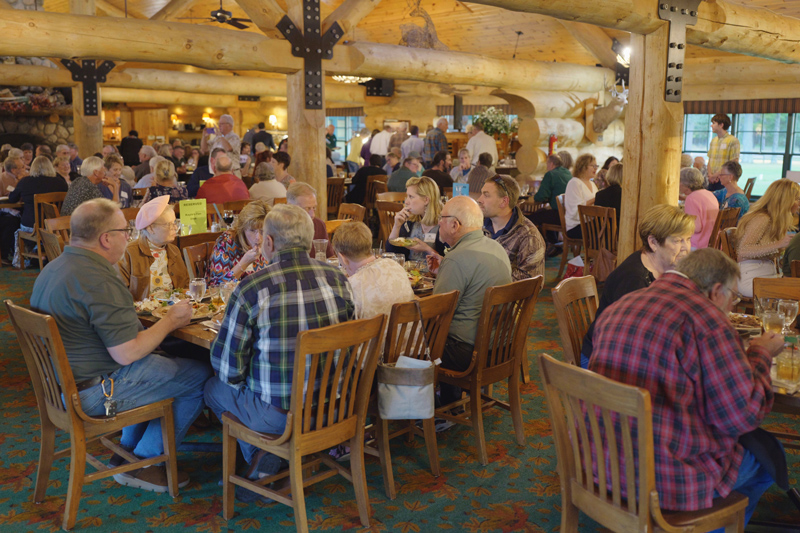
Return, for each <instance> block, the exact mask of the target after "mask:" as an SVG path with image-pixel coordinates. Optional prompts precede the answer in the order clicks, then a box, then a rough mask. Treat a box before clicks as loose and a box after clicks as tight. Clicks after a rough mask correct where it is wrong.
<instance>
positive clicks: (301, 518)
mask: <svg viewBox="0 0 800 533" xmlns="http://www.w3.org/2000/svg"><path fill="white" fill-rule="evenodd" d="M362 439H363V436H362ZM361 445H362V446H363V445H364V444H363V440H362V444H361ZM362 454H363V448H362ZM353 455H354V454H353V449H352V447H351V449H350V461H351V464H352V461H353ZM361 460H362V461H363V460H364V457H363V455H362V457H361ZM289 484H290V485H291V487H292V504H293V505H292V507H294V522H295V526H296V527H297V533H308V517H307V516H306V495H305V492H304V491H303V458H302V457H301V456H300V454H299V453H297V452H296V451H293V452H292V454H291V455H290V456H289Z"/></svg>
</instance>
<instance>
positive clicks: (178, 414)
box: [80, 354, 213, 458]
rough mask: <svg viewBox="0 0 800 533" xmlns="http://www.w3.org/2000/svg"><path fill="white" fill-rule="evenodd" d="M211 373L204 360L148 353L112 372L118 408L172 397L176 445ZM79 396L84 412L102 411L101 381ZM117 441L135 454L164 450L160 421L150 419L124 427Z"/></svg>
mask: <svg viewBox="0 0 800 533" xmlns="http://www.w3.org/2000/svg"><path fill="white" fill-rule="evenodd" d="M212 374H213V372H212V371H211V367H210V366H209V365H208V364H205V363H200V362H198V361H192V360H190V359H178V358H176V359H170V358H168V357H163V356H160V355H156V354H150V355H147V356H145V357H143V358H141V359H139V360H138V361H136V362H135V363H131V364H129V365H127V366H123V367H122V368H120V369H119V370H116V371H115V372H112V373H111V376H110V377H111V378H112V379H113V380H114V399H115V400H116V401H117V412H122V411H127V410H129V409H133V408H135V407H141V406H143V405H148V404H151V403H154V402H157V401H160V400H164V399H167V398H174V401H173V403H172V414H173V418H174V420H175V444H176V445H179V444H180V443H181V441H183V438H184V437H185V436H186V431H187V430H188V429H189V426H191V425H192V422H194V419H195V418H197V415H199V414H200V412H201V411H202V410H203V384H204V383H205V382H206V381H207V380H208V378H209V377H211V375H212ZM106 391H108V384H106ZM80 397H81V405H82V407H83V410H84V411H85V412H86V414H88V415H90V416H100V415H104V414H105V406H104V405H103V403H104V402H105V396H103V390H102V386H101V385H96V386H94V387H91V388H89V389H86V390H84V391H81V392H80ZM120 444H122V445H123V446H125V447H127V448H130V449H131V450H133V453H134V455H136V456H137V457H141V458H148V457H155V456H156V455H161V454H162V453H164V441H163V438H162V435H161V421H160V420H151V421H150V422H142V423H141V424H136V425H133V426H128V427H126V428H125V429H123V430H122V439H121V440H120Z"/></svg>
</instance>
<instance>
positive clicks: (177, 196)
mask: <svg viewBox="0 0 800 533" xmlns="http://www.w3.org/2000/svg"><path fill="white" fill-rule="evenodd" d="M153 174H154V176H153V182H154V185H153V186H152V187H150V188H148V189H147V192H146V193H144V202H145V203H147V202H148V201H149V200H150V199H151V198H158V197H160V196H166V197H168V198H169V203H171V204H174V203H175V202H179V201H181V200H188V199H189V191H188V190H187V189H186V184H184V183H181V182H179V181H178V175H177V174H176V173H175V165H174V164H173V163H172V161H170V160H168V159H162V160H161V161H159V162H158V163H156V168H155V169H154V172H153Z"/></svg>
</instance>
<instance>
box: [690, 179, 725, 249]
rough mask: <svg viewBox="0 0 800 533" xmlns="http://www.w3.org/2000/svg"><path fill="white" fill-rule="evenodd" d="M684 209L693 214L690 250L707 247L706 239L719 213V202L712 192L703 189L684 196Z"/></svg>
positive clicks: (708, 237) (709, 235)
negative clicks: (692, 233)
mask: <svg viewBox="0 0 800 533" xmlns="http://www.w3.org/2000/svg"><path fill="white" fill-rule="evenodd" d="M684 211H686V214H687V215H694V216H695V220H694V235H692V250H697V249H699V248H708V240H709V239H710V238H711V232H712V231H713V230H714V222H716V220H717V213H719V202H718V201H717V198H716V197H715V196H714V194H713V193H712V192H710V191H707V190H705V189H700V190H698V191H694V192H692V193H690V194H689V195H688V196H687V197H686V204H685V206H684Z"/></svg>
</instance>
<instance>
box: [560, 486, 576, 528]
mask: <svg viewBox="0 0 800 533" xmlns="http://www.w3.org/2000/svg"><path fill="white" fill-rule="evenodd" d="M571 498H572V496H571V495H570V494H568V493H562V494H561V529H560V533H578V515H579V511H578V508H577V507H576V506H575V505H574V504H573V503H572V501H570V500H571Z"/></svg>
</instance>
